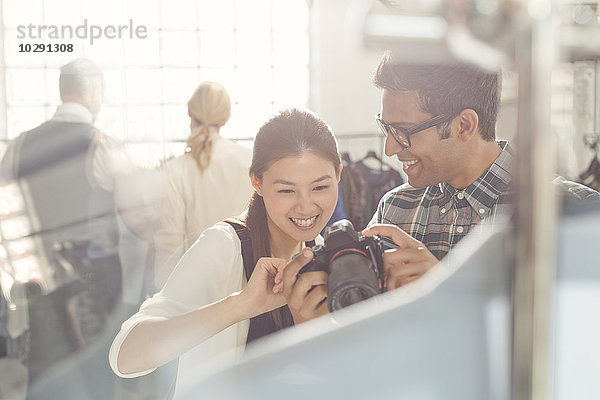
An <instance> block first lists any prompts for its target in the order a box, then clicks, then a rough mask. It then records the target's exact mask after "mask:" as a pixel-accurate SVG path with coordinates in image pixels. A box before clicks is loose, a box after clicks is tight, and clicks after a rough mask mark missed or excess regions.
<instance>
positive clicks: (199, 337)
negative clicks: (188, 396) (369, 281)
mask: <svg viewBox="0 0 600 400" xmlns="http://www.w3.org/2000/svg"><path fill="white" fill-rule="evenodd" d="M340 172H341V163H340V156H339V153H338V149H337V143H336V141H335V138H334V136H333V134H332V132H331V130H330V129H329V127H328V126H327V124H326V123H325V122H324V121H323V120H321V119H319V118H318V117H316V116H315V115H313V114H310V113H308V112H302V111H298V110H290V111H283V112H282V113H280V114H278V115H277V116H275V117H274V118H272V119H271V120H270V121H268V122H267V123H266V124H265V125H263V127H262V128H261V129H260V130H259V132H258V134H257V136H256V139H255V142H254V152H253V157H252V165H251V167H250V180H251V181H252V186H253V187H254V190H255V192H254V194H253V195H252V198H251V201H250V205H249V206H248V209H247V210H246V212H245V214H244V215H243V216H242V217H241V219H242V220H243V221H244V222H245V225H246V227H247V228H248V229H249V231H250V237H251V242H252V250H253V256H254V260H256V262H255V267H254V271H253V272H252V276H251V278H250V280H249V281H248V283H246V277H245V275H244V267H243V261H242V256H241V252H242V250H241V249H242V247H241V242H240V240H239V238H238V236H237V234H236V231H235V230H234V229H233V227H232V226H231V225H229V224H227V223H225V222H221V223H217V224H215V225H213V226H212V227H211V228H209V229H207V230H205V231H204V232H203V233H202V235H201V236H200V237H199V238H198V240H197V241H196V242H195V243H194V245H193V246H192V247H191V248H190V249H189V250H188V251H187V252H186V253H185V255H184V256H183V258H182V259H181V260H180V262H179V263H178V265H177V267H176V268H175V270H174V271H173V274H172V275H171V276H170V277H169V279H168V281H167V283H166V285H165V287H164V288H163V290H162V291H161V292H159V293H158V294H157V295H155V296H154V297H153V298H151V299H149V300H147V301H146V302H144V304H142V306H141V308H140V312H139V313H137V314H135V315H134V316H132V317H131V318H130V319H129V320H128V321H126V322H125V323H124V324H123V326H122V328H121V331H120V332H119V334H118V335H117V337H116V338H115V341H114V342H113V346H112V347H111V351H110V363H111V366H112V368H113V370H114V371H115V373H117V374H118V375H119V376H123V377H136V376H140V375H144V374H147V373H149V372H151V371H152V370H153V369H154V368H156V367H157V366H159V365H162V364H164V363H166V362H168V361H170V360H172V359H174V358H176V357H178V356H181V357H180V359H179V370H178V383H177V393H181V391H182V390H184V389H182V388H185V387H187V385H189V384H191V383H193V380H192V377H191V376H190V375H191V373H192V372H196V373H197V372H198V371H199V369H200V368H201V367H202V363H203V362H205V361H206V360H208V359H209V358H210V357H212V356H215V355H217V354H223V353H226V352H229V355H230V357H231V358H232V359H233V357H234V356H235V350H236V349H238V348H240V347H241V348H243V346H244V345H245V343H246V341H247V340H248V339H249V325H250V323H249V321H248V320H249V319H250V318H252V317H256V316H259V315H264V314H265V313H268V312H271V311H272V310H274V311H272V313H273V319H274V320H275V321H277V322H278V324H279V326H283V322H282V321H283V320H284V319H285V318H284V316H285V315H284V314H285V313H287V312H289V311H286V310H285V308H287V306H286V307H282V306H283V305H284V304H285V303H286V299H285V298H284V297H283V295H282V287H281V286H282V283H281V280H282V269H283V267H285V265H286V263H287V261H288V260H290V259H291V257H292V256H293V255H294V254H297V253H298V252H300V250H301V249H302V246H303V244H304V243H305V242H308V241H311V240H314V239H315V238H316V237H317V236H318V234H319V232H320V231H321V230H322V229H323V228H324V227H325V225H326V223H327V221H328V220H329V218H330V217H331V215H332V213H333V210H334V208H335V205H336V201H337V194H338V192H337V188H338V181H339V177H340ZM280 307H281V308H280Z"/></svg>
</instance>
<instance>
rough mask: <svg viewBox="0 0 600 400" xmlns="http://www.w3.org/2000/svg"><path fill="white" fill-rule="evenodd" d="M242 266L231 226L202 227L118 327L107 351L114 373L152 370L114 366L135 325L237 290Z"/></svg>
mask: <svg viewBox="0 0 600 400" xmlns="http://www.w3.org/2000/svg"><path fill="white" fill-rule="evenodd" d="M242 266H243V263H242V260H241V246H240V241H239V239H238V237H237V235H236V233H235V231H234V230H233V228H231V226H230V225H228V224H225V223H218V224H216V225H214V226H212V227H210V228H208V229H206V230H205V231H204V232H203V233H202V234H201V235H200V237H199V238H198V239H197V240H196V242H195V243H194V244H193V245H192V246H191V247H190V249H189V250H188V251H187V252H186V253H185V255H184V256H183V257H182V258H181V260H180V261H179V263H178V264H177V266H176V267H175V269H174V270H173V273H172V274H171V276H170V277H169V279H168V281H167V283H166V284H165V286H164V288H163V289H162V290H161V291H160V292H158V293H157V294H156V295H154V296H153V297H152V298H150V299H148V300H146V301H145V302H144V303H143V304H142V305H141V307H140V310H139V311H138V312H137V313H136V314H134V315H133V316H132V317H131V318H129V319H128V320H127V321H125V322H124V323H123V325H122V326H121V330H120V331H119V333H118V334H117V336H116V338H115V339H114V341H113V343H112V346H111V348H110V352H109V361H110V365H111V368H112V369H113V371H114V372H115V374H117V375H118V376H120V377H124V378H135V377H138V376H141V375H146V374H148V373H150V372H152V371H154V368H153V369H149V370H147V371H142V372H138V373H133V374H123V373H121V372H120V371H119V370H118V368H117V357H118V355H119V351H120V348H121V345H122V344H123V341H124V340H125V338H126V337H127V335H128V334H129V332H131V330H132V329H133V328H134V327H135V326H136V325H137V324H139V323H140V322H142V321H144V320H146V319H149V318H154V317H165V318H169V317H174V316H177V315H181V314H184V313H187V312H190V311H192V310H194V309H197V308H199V307H202V306H205V305H207V304H211V303H214V302H215V301H217V300H220V299H223V298H225V297H226V296H228V295H230V294H231V293H233V292H236V291H239V290H241V289H242V285H243V283H244V278H243V267H242ZM217 335H219V333H218V334H217ZM215 336H216V335H215Z"/></svg>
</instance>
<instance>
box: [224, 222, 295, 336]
mask: <svg viewBox="0 0 600 400" xmlns="http://www.w3.org/2000/svg"><path fill="white" fill-rule="evenodd" d="M224 222H226V223H228V224H229V225H231V226H232V227H233V229H235V233H236V234H237V235H238V237H239V238H240V243H241V245H242V260H243V263H244V272H245V273H246V280H248V281H249V280H250V277H251V276H252V272H253V271H254V252H253V250H252V236H251V235H250V230H249V229H248V228H247V227H246V225H245V224H244V223H243V222H242V221H240V220H238V219H237V218H227V219H226V220H225V221H224ZM280 313H281V316H282V317H281V318H282V320H283V326H284V327H288V326H292V325H294V319H293V318H292V314H291V312H290V310H289V308H288V306H287V305H285V306H283V307H282V308H281V311H280ZM280 329H281V328H280V327H279V326H277V324H276V323H275V320H274V319H273V315H272V312H268V313H264V314H261V315H257V316H256V317H254V318H251V319H250V328H249V329H248V337H247V338H246V344H248V343H250V342H252V341H253V340H256V339H259V338H261V337H263V336H266V335H269V334H271V333H273V332H276V331H278V330H280Z"/></svg>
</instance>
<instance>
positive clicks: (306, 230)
mask: <svg viewBox="0 0 600 400" xmlns="http://www.w3.org/2000/svg"><path fill="white" fill-rule="evenodd" d="M253 185H254V187H255V189H256V191H257V192H258V194H259V195H261V196H262V197H263V199H264V202H265V208H266V210H267V217H268V219H269V221H268V222H269V229H270V231H271V235H272V237H273V238H275V237H277V236H278V235H279V234H280V233H283V234H284V235H287V236H288V237H289V238H292V239H293V240H296V241H298V242H305V241H309V240H313V239H314V238H315V237H317V235H318V234H319V232H321V230H322V229H323V228H324V227H325V225H326V224H327V222H328V221H329V219H330V218H331V215H332V214H333V211H334V209H335V205H336V203H337V197H338V178H337V175H336V171H335V167H334V165H333V163H332V162H331V161H329V160H327V159H325V158H323V157H320V156H318V155H315V154H313V153H308V152H307V153H304V154H303V155H302V156H300V157H293V156H290V157H285V158H282V159H281V160H278V161H277V162H275V163H274V164H273V165H271V167H269V169H267V170H266V171H265V172H264V174H263V179H262V181H261V182H255V181H254V182H253ZM274 230H276V231H277V232H273V231H274Z"/></svg>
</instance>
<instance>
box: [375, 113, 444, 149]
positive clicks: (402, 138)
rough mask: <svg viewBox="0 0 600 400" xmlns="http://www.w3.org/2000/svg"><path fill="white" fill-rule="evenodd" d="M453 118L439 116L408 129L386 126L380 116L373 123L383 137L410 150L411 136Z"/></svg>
mask: <svg viewBox="0 0 600 400" xmlns="http://www.w3.org/2000/svg"><path fill="white" fill-rule="evenodd" d="M453 118H454V117H453V116H448V115H445V114H440V115H436V116H435V117H433V118H430V119H428V120H427V121H423V122H421V123H420V124H416V125H413V126H411V127H410V128H403V127H400V126H397V125H394V124H391V125H390V124H386V123H385V122H383V120H382V119H381V114H377V115H376V116H375V121H377V125H379V129H381V132H382V133H383V136H385V137H387V136H388V134H389V135H392V137H393V138H394V140H395V141H396V142H398V144H399V145H400V146H402V147H403V148H404V149H408V148H410V136H411V135H413V134H415V133H417V132H421V131H424V130H425V129H429V128H431V127H432V126H437V125H440V124H443V123H444V122H448V121H450V120H452V119H453Z"/></svg>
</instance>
